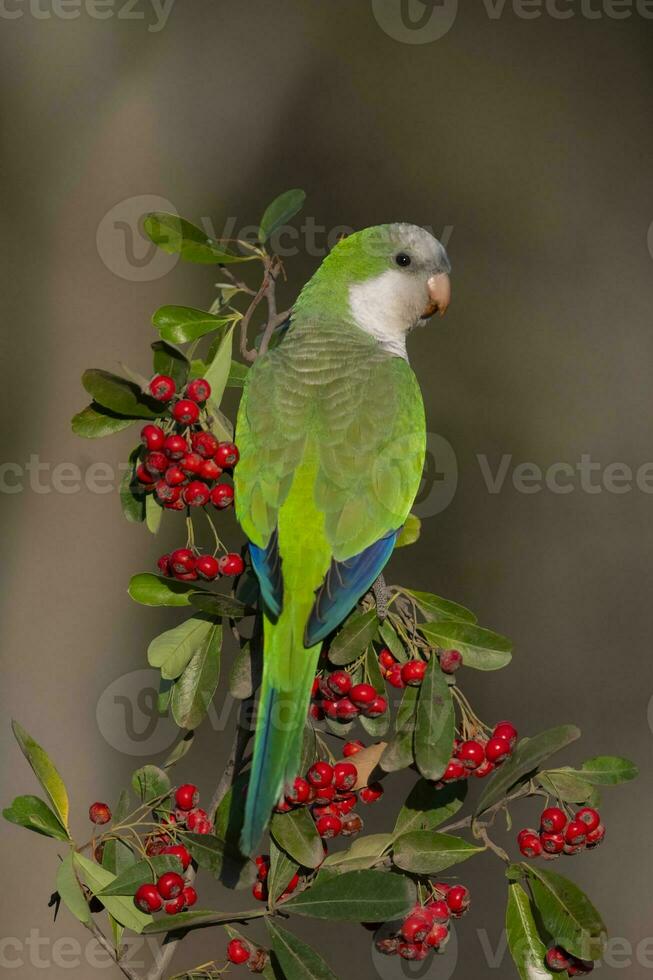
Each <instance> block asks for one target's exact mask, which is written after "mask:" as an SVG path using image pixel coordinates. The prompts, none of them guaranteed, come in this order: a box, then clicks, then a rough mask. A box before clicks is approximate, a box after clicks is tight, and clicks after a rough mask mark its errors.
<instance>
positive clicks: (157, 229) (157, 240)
mask: <svg viewBox="0 0 653 980" xmlns="http://www.w3.org/2000/svg"><path fill="white" fill-rule="evenodd" d="M144 227H145V232H146V234H147V236H148V237H149V238H150V239H151V240H152V241H153V242H154V244H155V245H158V247H159V248H160V249H162V251H164V252H167V253H168V254H169V255H181V257H182V259H184V261H186V262H198V263H201V264H203V265H229V264H230V263H233V262H248V261H250V260H251V259H254V258H256V256H255V255H236V254H234V253H233V252H229V251H227V249H225V248H223V247H222V246H221V245H220V244H219V243H218V242H216V241H214V240H213V239H212V238H209V236H208V235H207V234H206V233H205V232H203V231H202V230H201V229H200V228H197V227H196V225H193V224H191V222H190V221H186V219H185V218H180V217H179V215H177V214H170V213H168V212H166V211H153V212H152V213H151V214H148V216H147V217H146V218H145V221H144Z"/></svg>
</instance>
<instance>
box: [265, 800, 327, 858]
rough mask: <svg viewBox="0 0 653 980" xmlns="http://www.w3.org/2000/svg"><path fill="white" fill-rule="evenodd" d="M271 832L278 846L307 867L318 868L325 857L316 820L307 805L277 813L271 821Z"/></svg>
mask: <svg viewBox="0 0 653 980" xmlns="http://www.w3.org/2000/svg"><path fill="white" fill-rule="evenodd" d="M270 833H271V835H272V837H273V838H274V841H275V843H276V845H277V847H280V848H281V849H282V850H283V851H285V852H286V853H287V854H289V855H290V857H291V858H294V859H295V861H297V863H298V864H301V865H303V866H304V867H305V868H317V867H318V865H319V864H320V862H321V861H322V859H323V857H324V848H323V847H322V840H321V838H320V835H319V834H318V832H317V829H316V827H315V821H314V820H313V818H312V816H311V815H310V813H309V811H308V810H307V809H306V808H305V807H302V808H300V809H297V810H291V811H290V812H289V813H275V814H274V816H273V817H272V820H271V822H270Z"/></svg>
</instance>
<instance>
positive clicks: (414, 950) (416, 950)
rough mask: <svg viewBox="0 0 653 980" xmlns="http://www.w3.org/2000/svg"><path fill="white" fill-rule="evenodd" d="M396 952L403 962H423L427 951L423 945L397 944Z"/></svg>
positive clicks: (426, 947)
mask: <svg viewBox="0 0 653 980" xmlns="http://www.w3.org/2000/svg"><path fill="white" fill-rule="evenodd" d="M397 952H398V953H399V955H400V956H401V958H402V959H403V960H425V959H426V957H427V956H428V952H429V950H428V946H424V945H423V943H399V945H398V946H397Z"/></svg>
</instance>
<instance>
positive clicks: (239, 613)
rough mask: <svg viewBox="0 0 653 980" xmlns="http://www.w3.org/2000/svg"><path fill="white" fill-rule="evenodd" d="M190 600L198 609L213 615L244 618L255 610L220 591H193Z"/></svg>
mask: <svg viewBox="0 0 653 980" xmlns="http://www.w3.org/2000/svg"><path fill="white" fill-rule="evenodd" d="M190 601H191V604H192V605H193V606H195V607H196V608H197V609H201V610H202V612H205V613H208V614H209V615H211V616H228V617H229V619H242V618H243V616H249V615H251V613H252V612H253V610H249V609H248V608H247V606H245V605H244V604H243V603H242V602H240V601H239V600H238V599H234V598H233V597H232V596H230V595H222V593H220V592H191V594H190Z"/></svg>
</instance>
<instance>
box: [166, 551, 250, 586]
mask: <svg viewBox="0 0 653 980" xmlns="http://www.w3.org/2000/svg"><path fill="white" fill-rule="evenodd" d="M157 566H158V568H159V571H160V572H161V574H162V575H165V576H166V577H167V578H176V579H179V580H180V581H181V582H194V581H196V579H198V578H203V579H205V580H206V581H207V582H213V581H215V579H216V578H217V577H218V576H219V575H230V576H231V575H241V574H242V572H243V570H244V568H245V562H244V561H243V559H242V558H241V557H240V555H237V554H235V552H228V553H227V554H225V555H222V556H221V557H220V558H216V557H215V555H201V554H200V553H199V551H197V549H192V548H177V549H176V550H175V551H171V552H170V554H166V555H161V557H160V558H159V560H158V561H157Z"/></svg>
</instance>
